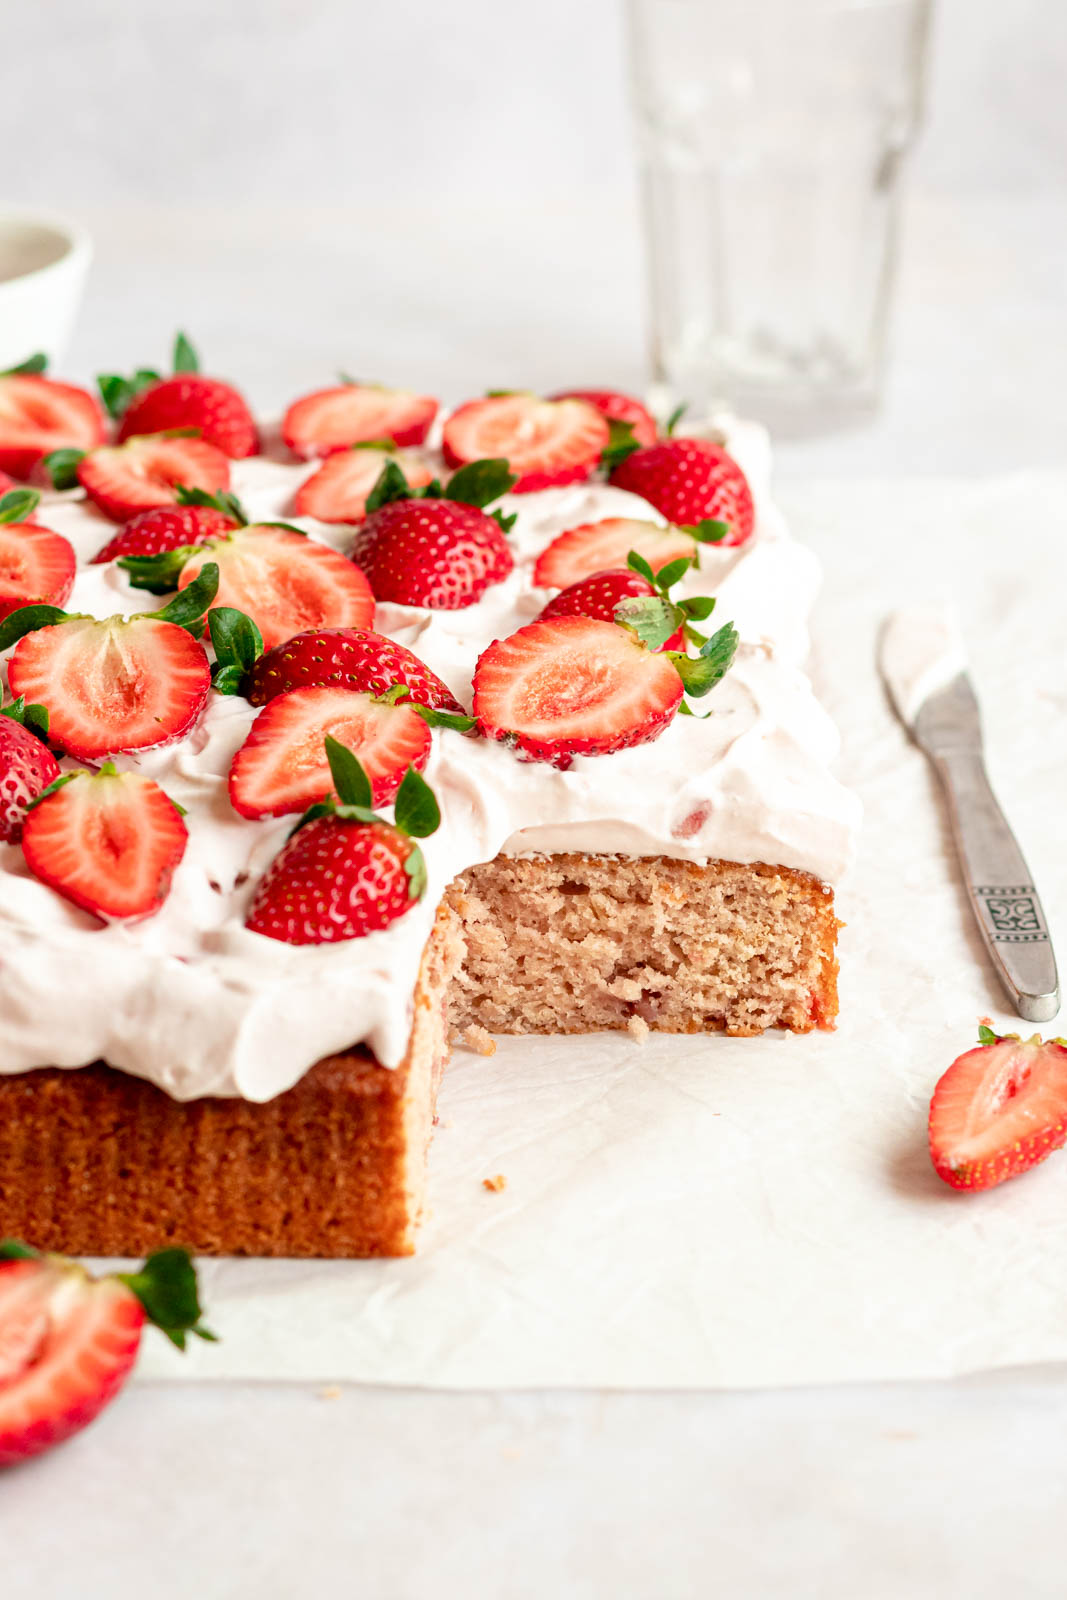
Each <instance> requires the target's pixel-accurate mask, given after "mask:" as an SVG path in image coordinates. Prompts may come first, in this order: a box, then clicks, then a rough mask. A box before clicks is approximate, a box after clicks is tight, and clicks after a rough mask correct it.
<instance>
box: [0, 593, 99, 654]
mask: <svg viewBox="0 0 1067 1600" xmlns="http://www.w3.org/2000/svg"><path fill="white" fill-rule="evenodd" d="M75 620H77V621H87V622H88V621H92V618H91V617H90V616H89V614H88V612H86V611H63V610H62V609H61V608H60V607H59V606H45V605H40V606H20V607H19V609H18V610H17V611H11V612H9V613H8V615H7V616H6V617H5V618H4V620H3V622H0V655H3V653H4V651H5V650H10V649H11V646H12V645H13V644H18V642H19V640H20V639H23V638H25V636H26V634H28V633H36V631H37V629H38V628H51V627H54V626H55V625H56V623H59V622H73V621H75Z"/></svg>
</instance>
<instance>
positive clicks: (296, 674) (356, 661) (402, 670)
mask: <svg viewBox="0 0 1067 1600" xmlns="http://www.w3.org/2000/svg"><path fill="white" fill-rule="evenodd" d="M327 684H328V685H331V686H337V687H339V688H344V689H362V690H363V691H364V692H366V693H368V694H375V695H384V694H388V692H389V690H390V689H393V688H395V687H396V685H397V684H403V685H404V686H405V687H406V688H408V689H410V690H411V698H412V699H413V700H416V701H418V703H419V704H420V705H423V706H429V707H430V708H431V709H432V710H434V711H450V712H462V710H463V707H462V706H461V705H460V703H459V701H458V700H457V699H456V697H455V695H453V694H452V692H451V690H450V689H449V688H448V686H447V684H444V683H442V682H441V679H440V678H439V677H438V676H437V674H436V673H435V672H431V671H430V669H429V667H428V666H427V665H426V663H425V662H424V661H420V660H419V658H418V656H417V655H415V653H414V651H412V650H409V649H407V647H406V646H405V645H402V644H397V642H396V641H395V639H387V638H386V637H385V635H384V634H381V633H375V632H374V631H373V630H372V629H370V628H310V629H308V630H307V631H306V632H305V633H298V634H297V635H296V636H295V638H292V639H287V640H286V642H285V643H284V644H280V645H277V646H275V648H274V649H273V650H268V651H267V652H266V654H265V655H261V656H260V657H259V659H258V661H256V663H255V665H254V666H253V667H252V669H251V671H250V673H249V675H248V683H247V695H248V699H249V700H250V701H251V702H252V704H253V705H254V706H264V705H266V703H267V701H268V700H273V699H274V697H275V695H279V694H286V693H288V691H289V690H290V689H309V688H313V687H317V686H319V685H327Z"/></svg>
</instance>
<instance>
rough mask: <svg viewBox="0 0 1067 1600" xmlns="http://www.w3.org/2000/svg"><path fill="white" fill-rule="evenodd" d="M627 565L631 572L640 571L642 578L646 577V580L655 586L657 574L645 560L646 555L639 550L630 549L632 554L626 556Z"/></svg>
mask: <svg viewBox="0 0 1067 1600" xmlns="http://www.w3.org/2000/svg"><path fill="white" fill-rule="evenodd" d="M626 565H627V566H628V567H629V569H630V571H631V572H639V573H640V574H641V576H642V578H644V580H645V582H646V583H650V584H651V585H652V587H653V588H655V586H656V574H655V573H654V572H653V571H652V568H651V566H650V564H649V563H648V562H647V561H646V560H645V558H644V556H643V555H640V554H639V553H638V551H636V550H631V551H630V554H629V555H628V556H627V557H626Z"/></svg>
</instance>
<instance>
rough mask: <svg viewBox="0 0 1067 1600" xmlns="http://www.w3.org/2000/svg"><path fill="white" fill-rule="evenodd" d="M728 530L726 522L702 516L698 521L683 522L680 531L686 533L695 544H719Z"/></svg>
mask: <svg viewBox="0 0 1067 1600" xmlns="http://www.w3.org/2000/svg"><path fill="white" fill-rule="evenodd" d="M729 531H730V524H729V523H728V522H719V521H718V519H717V518H715V517H704V518H703V519H702V520H701V521H700V522H690V523H683V525H682V532H683V533H688V534H689V535H690V537H691V538H693V539H695V540H696V542H697V544H721V543H722V541H723V539H725V538H726V535H727V534H728V533H729Z"/></svg>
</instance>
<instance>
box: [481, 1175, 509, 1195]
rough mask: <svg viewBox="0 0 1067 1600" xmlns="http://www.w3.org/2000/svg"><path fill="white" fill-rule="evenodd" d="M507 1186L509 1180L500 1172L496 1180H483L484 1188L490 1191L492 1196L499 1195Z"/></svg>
mask: <svg viewBox="0 0 1067 1600" xmlns="http://www.w3.org/2000/svg"><path fill="white" fill-rule="evenodd" d="M507 1186H508V1180H507V1179H506V1178H505V1176H504V1174H503V1173H502V1172H498V1173H497V1175H496V1177H495V1178H483V1179H482V1188H483V1189H488V1190H489V1191H490V1193H491V1194H499V1193H500V1191H501V1189H506V1188H507Z"/></svg>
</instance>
